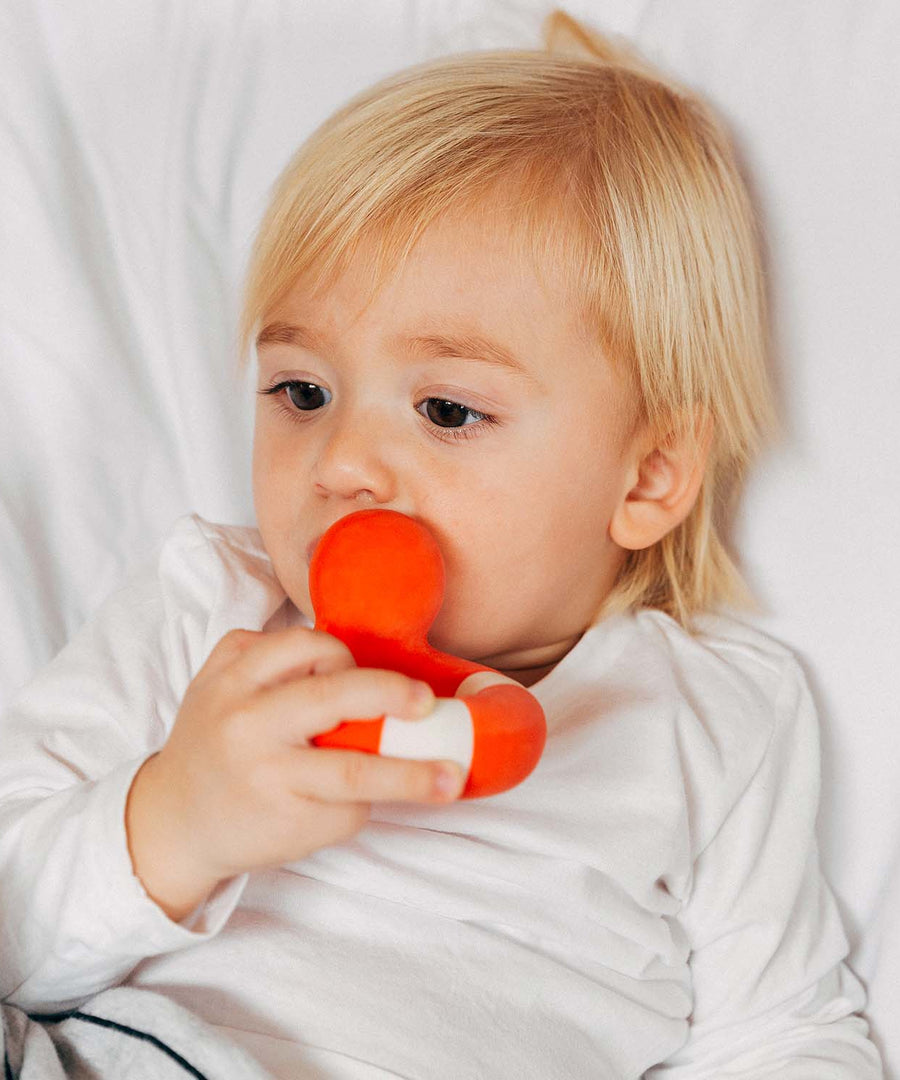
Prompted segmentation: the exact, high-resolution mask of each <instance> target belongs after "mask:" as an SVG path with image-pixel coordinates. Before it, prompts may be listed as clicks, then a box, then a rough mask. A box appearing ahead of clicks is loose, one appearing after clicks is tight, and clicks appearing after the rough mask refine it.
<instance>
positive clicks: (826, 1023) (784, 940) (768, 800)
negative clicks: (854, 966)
mask: <svg viewBox="0 0 900 1080" xmlns="http://www.w3.org/2000/svg"><path fill="white" fill-rule="evenodd" d="M776 711H777V717H776V722H775V726H774V729H773V734H772V738H771V740H770V742H769V745H768V747H767V749H766V752H765V754H764V755H763V757H762V759H761V761H760V763H759V765H758V767H757V768H756V770H755V772H754V774H753V776H752V778H751V780H750V782H749V784H748V785H747V787H746V789H745V790H744V791H743V793H742V794H741V796H740V798H739V799H738V800H737V802H736V803H735V805H734V806H733V807H732V808H731V810H730V812H728V814H727V815H726V816H725V818H724V820H723V821H721V822H720V823H719V825H718V827H717V828H716V830H715V833H714V835H713V836H712V837H711V838H710V839H709V841H708V842H707V843H706V844H705V845H704V847H703V850H702V851H701V852H700V854H699V857H698V858H697V859H696V861H695V864H694V880H693V883H692V887H691V891H690V897H689V900H688V902H687V903H686V905H685V907H684V909H683V910H682V914H681V916H680V922H681V924H682V926H683V928H684V929H685V931H686V932H687V935H688V939H689V942H690V946H691V960H690V963H691V972H692V978H693V993H694V1004H693V1012H692V1016H691V1027H690V1034H689V1038H688V1041H687V1043H686V1044H685V1046H684V1047H683V1048H682V1050H681V1051H679V1052H678V1053H677V1054H676V1055H675V1056H674V1057H672V1058H670V1059H668V1060H667V1061H666V1062H665V1063H664V1064H663V1065H661V1066H659V1067H657V1068H655V1069H651V1070H650V1071H649V1072H648V1073H647V1074H646V1075H647V1077H648V1078H650V1077H652V1078H653V1080H663V1078H665V1080H697V1078H699V1077H718V1076H729V1077H734V1078H736V1080H737V1078H746V1080H755V1078H756V1077H760V1076H778V1077H779V1078H784V1080H822V1078H823V1077H826V1076H827V1077H829V1078H830V1080H877V1078H880V1077H881V1076H882V1071H881V1064H880V1061H879V1055H878V1052H877V1050H876V1049H875V1047H874V1045H873V1044H872V1043H871V1042H870V1041H869V1039H868V1037H867V1024H866V1021H865V1020H864V1019H863V1018H861V1017H860V1016H859V1015H856V1014H857V1013H858V1012H859V1011H860V1010H862V1008H863V1007H864V1005H865V994H864V992H863V989H862V986H861V985H860V984H859V982H858V981H857V979H856V978H855V977H854V976H853V974H852V973H851V972H850V971H849V969H848V968H847V967H846V966H845V965H844V964H843V962H842V961H843V959H844V957H845V956H846V954H847V951H848V945H847V940H846V937H845V934H844V931H843V927H842V925H841V920H840V916H839V913H838V910H837V907H836V904H835V901H834V898H833V897H832V894H831V892H830V890H829V888H828V885H827V884H826V882H825V880H824V879H823V877H822V875H821V872H820V869H819V864H818V858H817V851H816V839H815V822H816V813H817V808H818V801H819V741H818V725H817V718H816V715H815V710H814V706H813V703H812V699H811V696H810V693H809V690H808V687H807V684H806V681H805V678H804V676H803V674H802V672H801V670H800V668H799V666H798V665H797V664H796V662H794V661H791V662H790V663H789V664H788V669H787V672H786V676H785V678H784V680H783V683H782V686H781V692H780V694H779V699H778V702H777V706H776Z"/></svg>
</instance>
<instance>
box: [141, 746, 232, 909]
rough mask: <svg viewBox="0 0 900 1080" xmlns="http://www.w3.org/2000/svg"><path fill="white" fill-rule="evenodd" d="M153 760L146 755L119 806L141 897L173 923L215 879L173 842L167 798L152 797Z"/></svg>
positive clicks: (174, 831)
mask: <svg viewBox="0 0 900 1080" xmlns="http://www.w3.org/2000/svg"><path fill="white" fill-rule="evenodd" d="M158 760H159V755H158V754H154V755H152V756H151V757H149V758H148V759H147V760H146V761H145V762H144V764H143V765H142V766H141V767H140V769H138V771H137V773H136V774H135V777H134V780H133V781H132V783H131V790H130V791H129V793H128V800H127V802H126V806H125V833H126V838H127V842H128V852H129V855H130V856H131V865H132V870H133V872H134V874H135V876H136V877H137V878H138V880H139V881H140V883H141V885H142V886H143V889H144V891H145V892H146V894H147V896H148V897H149V898H150V899H151V900H152V901H153V902H154V903H155V904H156V905H157V907H159V908H160V909H161V910H162V911H163V912H164V913H165V914H166V915H167V916H168V918H170V919H171V920H172V921H173V922H181V920H182V919H184V918H185V917H186V916H187V915H189V914H190V913H191V912H192V911H193V910H194V909H195V908H196V907H197V906H198V905H199V904H201V903H202V902H203V901H204V900H206V898H207V897H208V896H209V894H210V893H211V892H212V891H213V889H214V888H215V887H216V885H218V884H219V881H220V880H221V879H220V878H217V877H216V876H215V875H213V874H212V873H210V872H208V871H205V870H204V869H203V868H201V867H199V866H198V865H197V862H196V858H195V856H194V855H193V853H190V852H188V851H186V850H185V849H184V848H183V846H182V845H180V844H179V843H178V840H177V837H178V835H179V830H178V829H177V828H176V827H174V826H173V825H172V824H171V823H170V821H169V818H168V816H167V814H166V809H167V801H166V800H160V799H159V798H158V797H157V791H158V787H157V785H156V784H155V782H154V781H155V779H156V772H157V768H158Z"/></svg>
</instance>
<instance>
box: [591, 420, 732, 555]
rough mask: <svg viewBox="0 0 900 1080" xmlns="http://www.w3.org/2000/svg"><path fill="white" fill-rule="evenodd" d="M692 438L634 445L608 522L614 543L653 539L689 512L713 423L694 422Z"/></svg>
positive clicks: (637, 546) (632, 545)
mask: <svg viewBox="0 0 900 1080" xmlns="http://www.w3.org/2000/svg"><path fill="white" fill-rule="evenodd" d="M697 432H698V434H697V437H696V439H694V438H691V437H690V436H689V435H687V434H686V435H684V436H681V437H678V436H670V437H669V438H667V439H666V440H664V441H663V442H662V443H661V445H655V446H652V447H650V448H649V449H648V448H647V447H646V444H645V446H644V448H643V449H640V450H636V453H635V460H634V463H633V465H632V468H631V472H630V476H629V480H628V485H629V486H628V488H627V490H626V494H625V497H624V498H623V499H622V501H621V502H620V503H619V505H618V507H617V508H616V510H615V513H614V514H613V517H612V521H611V522H610V526H609V534H610V537H611V538H612V540H613V542H614V543H616V544H618V545H619V547H622V548H626V549H628V550H629V551H639V550H641V549H642V548H648V547H650V546H651V545H653V544H655V543H656V542H657V541H658V540H662V538H663V537H664V536H665V535H666V533H669V532H671V531H672V529H674V528H675V527H676V526H677V525H680V524H681V523H682V521H684V519H685V518H686V517H687V516H688V514H689V513H690V512H691V509H692V508H693V506H694V503H695V502H696V501H697V495H698V494H699V492H700V485H701V483H702V482H703V475H704V473H705V471H706V463H707V460H708V458H709V449H710V445H711V443H712V424H711V423H710V422H709V421H708V420H707V421H705V422H700V423H698V427H697Z"/></svg>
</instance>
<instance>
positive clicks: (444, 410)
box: [416, 397, 497, 441]
mask: <svg viewBox="0 0 900 1080" xmlns="http://www.w3.org/2000/svg"><path fill="white" fill-rule="evenodd" d="M423 405H425V406H426V412H427V414H428V419H429V420H430V421H431V422H432V423H433V424H435V425H436V426H437V427H438V428H440V429H441V430H442V431H443V432H444V434H441V435H438V438H439V439H444V440H445V441H449V440H452V439H472V438H474V437H475V436H476V434H478V433H479V432H480V430H481V429H483V428H484V427H485V426H490V425H491V424H496V423H497V419H496V417H494V416H490V415H488V413H483V412H476V410H475V409H470V408H469V407H468V406H467V405H460V403H459V402H458V401H446V400H444V399H443V398H436V397H430V398H426V399H425V400H424V401H422V402H420V403H419V404H418V405H417V406H416V411H417V412H418V411H419V410H420V409H421V407H422V406H423ZM464 414H468V416H470V417H475V418H476V423H471V424H467V423H466V420H465V416H464ZM423 415H424V414H423ZM457 421H459V423H457ZM477 421H480V423H478V422H477ZM473 428H474V429H475V430H472V429H473Z"/></svg>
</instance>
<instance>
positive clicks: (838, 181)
mask: <svg viewBox="0 0 900 1080" xmlns="http://www.w3.org/2000/svg"><path fill="white" fill-rule="evenodd" d="M565 6H566V7H567V8H568V10H570V11H571V12H572V13H573V14H575V15H577V16H579V17H582V18H584V19H586V20H588V21H590V22H592V23H594V24H595V25H596V26H597V27H598V28H600V29H603V30H607V31H612V32H618V33H624V34H627V35H629V36H631V37H632V38H633V40H634V41H635V42H636V44H637V45H638V46H639V48H641V49H642V50H643V51H644V52H645V54H646V55H647V56H648V58H649V59H651V60H654V61H656V62H657V63H659V64H660V65H661V66H663V67H664V68H667V69H669V70H670V71H671V72H672V73H673V74H674V75H676V77H678V78H680V79H682V80H684V81H685V82H687V83H689V84H692V85H694V86H696V87H697V88H698V89H700V90H702V91H704V92H705V93H707V94H708V95H709V96H710V98H711V99H712V100H713V102H714V103H715V104H716V105H717V106H718V107H719V109H720V111H721V112H722V113H723V114H724V116H725V118H726V120H727V121H728V122H729V124H730V125H731V128H732V131H733V132H734V134H735V137H736V139H737V142H738V146H739V149H740V153H741V157H742V160H743V161H744V162H745V165H746V168H747V171H748V174H749V177H750V182H751V186H752V189H753V191H754V192H755V194H756V198H757V204H758V206H759V207H760V211H761V214H762V219H763V226H764V231H765V237H766V248H767V253H768V254H767V265H768V274H769V281H770V297H771V302H772V309H773V326H774V338H775V341H774V345H775V347H774V350H773V356H774V363H775V368H776V377H777V381H778V385H779V387H780V397H781V400H782V403H783V414H784V424H785V437H784V439H783V441H782V443H781V445H780V446H779V447H777V448H776V449H775V450H773V451H772V452H770V453H769V454H768V455H767V456H766V458H765V459H764V460H763V461H762V462H761V465H760V467H759V468H758V469H757V471H756V473H755V475H754V478H753V481H752V484H751V486H750V489H749V491H748V497H747V499H746V502H745V505H744V510H743V512H742V514H741V516H740V519H739V520H738V521H737V522H736V528H735V541H736V544H737V547H738V550H739V551H740V552H741V553H742V555H743V560H744V565H745V567H746V569H747V572H748V574H749V577H750V580H751V582H752V584H753V585H754V586H755V588H756V590H757V592H758V594H759V595H760V596H761V598H762V600H763V602H764V604H765V612H764V613H763V614H761V615H760V616H759V618H758V619H757V621H758V623H759V625H760V626H762V627H763V628H764V629H766V630H767V631H768V632H770V633H772V634H775V635H776V636H778V637H780V638H781V639H782V640H783V641H785V642H786V643H787V644H789V645H790V646H791V647H792V648H794V649H795V650H796V651H798V652H799V654H800V656H801V657H802V658H803V659H804V661H805V664H806V668H807V672H808V674H809V676H810V679H811V682H812V686H813V689H814V692H815V694H816V696H817V700H818V704H819V707H820V710H821V714H822V718H823V726H824V742H825V781H826V787H827V791H826V795H825V800H824V803H823V809H822V814H821V835H822V840H823V850H824V859H825V865H826V869H827V870H828V872H829V875H830V877H831V880H832V882H833V883H834V885H835V887H836V890H837V893H838V896H839V899H840V902H841V905H842V910H843V913H844V916H845V919H846V921H847V924H848V928H849V930H850V933H851V937H852V940H853V941H854V943H855V946H856V948H855V951H854V954H853V956H852V958H851V959H852V961H853V963H854V966H855V968H856V970H857V972H858V973H859V974H860V975H861V976H862V977H863V979H864V981H866V982H867V983H868V985H869V988H870V994H871V1004H870V1015H871V1017H872V1019H873V1021H874V1024H875V1032H876V1036H877V1038H878V1039H879V1041H880V1044H881V1046H882V1047H883V1049H884V1050H885V1053H886V1056H887V1059H888V1062H889V1065H890V1064H891V1063H892V1064H893V1069H894V1070H895V1071H896V1070H898V1069H900V1020H898V1019H897V1017H898V1016H900V991H898V989H897V987H898V986H900V800H898V798H897V787H898V774H900V766H898V761H900V706H898V698H900V693H898V691H900V677H898V671H897V669H898V666H900V664H898V661H900V616H898V610H900V572H898V568H897V560H896V557H895V552H896V550H897V546H898V536H900V498H898V495H897V481H896V477H895V475H894V464H895V460H896V454H895V448H894V443H893V434H894V431H895V430H896V428H897V419H896V418H897V414H898V410H900V362H898V357H900V321H898V319H897V317H896V307H897V296H898V291H900V289H898V287H900V214H898V194H897V193H898V188H900V124H898V121H897V116H898V115H900V66H898V65H897V62H896V56H897V53H898V48H900V7H898V5H897V4H896V0H869V2H868V3H866V4H865V5H860V4H857V3H855V0H829V2H828V3H825V4H820V5H811V4H808V3H803V2H799V0H793V2H783V0H781V2H778V0H734V2H732V3H729V4H721V3H718V2H716V0H668V2H667V3H666V4H659V3H654V2H653V0H609V2H601V0H595V2H591V0H577V2H576V0H572V2H570V3H568V4H567V5H565ZM550 7H551V5H550V4H548V3H542V2H539V0H494V2H493V3H484V2H483V0H372V2H371V3H367V4H357V3H351V2H350V0H343V2H334V0H304V2H302V3H297V2H296V0H253V2H251V0H215V2H212V0H209V2H207V3H199V2H197V3H192V4H176V3H171V2H164V0H158V2H156V3H148V4H144V5H138V4H124V5H123V4H120V3H117V2H115V0H93V2H92V3H91V4H89V5H65V4H62V3H59V2H58V0H0V605H2V611H3V628H2V630H0V703H2V701H3V700H4V699H5V698H7V697H8V696H9V695H10V694H11V693H12V692H13V691H14V690H15V689H16V688H17V687H18V686H19V685H20V684H21V683H22V682H24V681H25V679H26V678H27V677H28V676H29V674H30V673H31V672H33V671H34V670H35V669H36V668H37V667H38V666H40V665H41V664H42V663H43V662H44V661H46V660H47V659H49V658H50V656H52V655H53V654H54V653H55V652H56V651H57V650H58V649H59V647H61V645H62V644H63V643H64V642H65V640H66V639H67V637H68V636H69V635H70V634H71V632H72V631H73V630H74V629H75V628H76V627H77V626H78V625H79V624H80V623H81V622H82V621H83V619H84V618H85V617H86V616H87V615H88V614H89V613H90V612H91V611H92V610H93V609H94V608H95V607H96V606H97V604H98V603H99V602H100V600H101V599H102V598H103V597H104V596H105V595H106V594H107V593H108V592H109V590H110V589H111V588H112V587H113V586H114V585H115V584H116V583H117V582H119V581H120V580H122V578H123V577H124V576H125V575H126V574H127V573H128V572H129V571H130V570H131V569H132V568H134V567H135V566H136V565H137V564H138V563H139V562H140V561H141V560H142V559H143V558H144V557H145V556H146V555H147V553H148V552H149V551H150V549H151V547H152V546H153V544H154V543H155V542H156V540H157V539H158V538H159V537H160V536H161V535H162V534H163V533H164V532H165V531H166V530H167V528H168V526H169V525H170V524H171V522H172V521H173V520H174V519H175V518H176V517H177V516H179V515H180V514H182V513H184V512H187V511H189V510H195V511H197V512H199V513H201V514H202V515H203V516H205V517H207V518H209V519H212V520H220V521H226V522H233V523H246V522H251V521H252V504H251V499H250V485H249V451H250V438H251V426H250V415H251V400H252V394H251V393H250V390H249V384H247V383H246V382H245V381H242V380H240V379H238V378H237V377H235V376H234V375H233V374H232V370H233V368H234V365H235V359H236V358H235V356H234V349H233V346H232V339H233V335H234V330H235V323H236V316H237V306H238V297H239V287H240V279H241V273H242V270H243V265H244V260H245V258H246V254H247V250H248V246H249V242H250V238H251V236H252V233H253V229H254V226H255V225H256V223H257V221H258V218H259V216H260V214H261V212H262V208H263V205H264V202H265V199H266V195H267V192H268V188H269V185H270V184H271V182H272V181H273V180H274V178H275V175H276V174H277V172H278V170H279V169H280V167H281V166H282V164H283V163H284V162H285V161H286V159H287V157H288V156H289V155H290V153H291V152H292V151H293V149H294V148H295V147H296V146H297V145H298V144H299V142H300V141H301V140H302V139H303V138H304V137H305V135H307V134H308V133H309V132H310V131H311V130H312V128H313V127H315V126H316V125H317V124H318V123H319V122H320V121H321V120H322V119H324V118H325V116H326V115H328V113H329V112H331V111H332V110H333V109H334V108H335V107H336V106H337V105H339V104H341V103H342V102H343V101H345V100H346V99H347V98H348V97H350V96H351V95H352V94H353V93H355V92H356V91H357V90H360V89H362V88H363V87H365V86H366V85H368V84H370V83H371V82H372V81H374V80H375V79H377V78H379V77H380V76H382V75H384V74H387V73H389V72H391V71H393V70H396V69H397V68H400V67H403V66H406V65H407V64H409V63H412V62H415V61H417V60H421V59H425V58H427V57H429V56H432V55H436V54H438V53H442V52H447V51H451V50H457V49H469V48H484V47H506V46H525V47H535V46H537V45H538V44H539V26H540V21H541V17H542V16H543V15H544V14H545V13H546V12H547V11H548V10H549V9H550Z"/></svg>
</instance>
